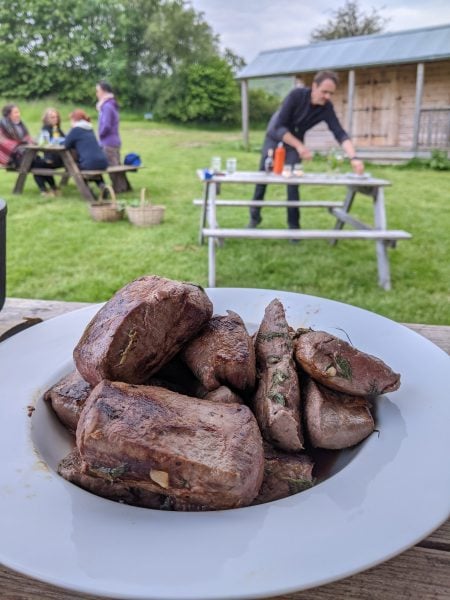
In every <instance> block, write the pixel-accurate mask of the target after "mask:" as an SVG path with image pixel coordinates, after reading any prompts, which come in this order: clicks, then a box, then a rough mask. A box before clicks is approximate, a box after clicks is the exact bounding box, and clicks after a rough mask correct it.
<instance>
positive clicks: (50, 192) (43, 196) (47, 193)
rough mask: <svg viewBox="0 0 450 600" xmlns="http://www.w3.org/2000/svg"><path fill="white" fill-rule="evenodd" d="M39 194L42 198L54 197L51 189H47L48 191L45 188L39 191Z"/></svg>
mask: <svg viewBox="0 0 450 600" xmlns="http://www.w3.org/2000/svg"><path fill="white" fill-rule="evenodd" d="M41 196H42V198H54V197H55V194H54V192H53V191H52V190H49V191H48V192H47V191H46V190H44V191H42V192H41Z"/></svg>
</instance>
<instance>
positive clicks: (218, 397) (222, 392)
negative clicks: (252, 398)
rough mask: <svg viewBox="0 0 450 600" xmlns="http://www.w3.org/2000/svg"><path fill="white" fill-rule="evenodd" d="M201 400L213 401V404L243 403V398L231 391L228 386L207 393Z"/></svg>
mask: <svg viewBox="0 0 450 600" xmlns="http://www.w3.org/2000/svg"><path fill="white" fill-rule="evenodd" d="M200 398H204V399H205V400H211V402H225V403H226V404H229V403H230V402H237V403H238V404H242V403H243V400H242V398H241V397H240V396H238V395H237V394H235V393H234V392H233V391H232V390H230V388H228V387H227V386H226V385H221V386H220V387H218V388H217V390H212V391H211V392H207V393H206V394H205V395H204V396H203V395H202V396H200Z"/></svg>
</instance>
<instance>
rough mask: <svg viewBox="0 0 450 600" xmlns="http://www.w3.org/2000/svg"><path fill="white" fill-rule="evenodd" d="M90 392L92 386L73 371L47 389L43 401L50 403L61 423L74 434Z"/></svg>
mask: <svg viewBox="0 0 450 600" xmlns="http://www.w3.org/2000/svg"><path fill="white" fill-rule="evenodd" d="M91 390H92V386H91V385H89V383H87V382H86V381H85V380H84V379H83V378H82V377H81V375H80V374H79V373H78V371H77V370H76V369H75V370H74V371H72V372H71V373H69V374H68V375H66V376H65V377H63V378H62V379H60V380H59V381H58V382H57V383H55V385H53V386H52V387H51V388H50V389H48V390H47V391H46V392H45V394H44V399H45V400H46V401H47V402H50V404H51V406H52V408H53V410H54V411H55V413H56V415H57V416H58V418H59V420H60V421H61V423H63V425H65V426H66V427H67V429H68V430H69V431H70V432H72V433H75V431H76V429H77V424H78V419H79V418H80V414H81V411H82V409H83V407H84V404H85V402H86V399H87V397H88V396H89V394H90V393H91Z"/></svg>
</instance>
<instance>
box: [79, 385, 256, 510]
mask: <svg viewBox="0 0 450 600" xmlns="http://www.w3.org/2000/svg"><path fill="white" fill-rule="evenodd" d="M77 447H78V450H79V452H80V455H81V459H82V461H83V465H84V466H83V469H84V471H85V472H88V473H90V474H94V475H97V476H99V477H106V478H111V477H114V479H115V480H117V481H118V482H120V483H123V484H128V485H131V486H133V487H139V488H142V489H145V490H148V491H152V492H156V493H161V494H165V495H167V496H172V497H174V498H176V499H177V500H178V499H179V500H182V501H184V502H187V503H189V504H194V505H197V506H202V507H209V508H211V509H225V508H237V507H240V506H246V505H248V504H250V502H251V501H252V500H253V499H254V498H255V497H256V495H257V494H258V491H259V488H260V486H261V482H262V478H263V471H264V452H263V447H262V438H261V434H260V431H259V428H258V424H257V422H256V420H255V417H254V416H253V414H252V412H251V410H250V409H249V408H248V407H247V406H244V405H239V404H218V403H215V402H210V401H209V400H199V399H197V398H192V397H191V396H184V395H181V394H177V393H176V392H172V391H169V390H166V389H164V388H161V387H153V386H139V385H130V384H126V383H121V382H110V381H106V380H104V381H102V382H101V383H100V384H98V385H97V386H96V387H95V389H94V390H93V391H92V393H91V395H90V396H89V399H88V401H87V402H86V405H85V408H84V410H83V412H82V415H81V418H80V421H79V424H78V428H77Z"/></svg>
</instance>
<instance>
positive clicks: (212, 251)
mask: <svg viewBox="0 0 450 600" xmlns="http://www.w3.org/2000/svg"><path fill="white" fill-rule="evenodd" d="M208 286H209V287H216V238H213V237H210V238H209V239H208Z"/></svg>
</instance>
